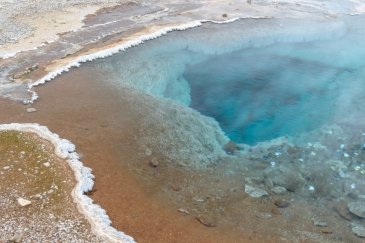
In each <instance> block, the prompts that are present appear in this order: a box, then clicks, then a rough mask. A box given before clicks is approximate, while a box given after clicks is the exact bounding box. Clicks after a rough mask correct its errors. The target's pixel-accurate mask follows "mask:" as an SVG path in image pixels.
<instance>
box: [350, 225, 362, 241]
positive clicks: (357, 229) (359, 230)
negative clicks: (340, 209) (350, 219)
mask: <svg viewBox="0 0 365 243" xmlns="http://www.w3.org/2000/svg"><path fill="white" fill-rule="evenodd" d="M352 232H353V233H354V234H355V235H357V236H359V237H362V238H365V228H364V227H362V226H355V227H352Z"/></svg>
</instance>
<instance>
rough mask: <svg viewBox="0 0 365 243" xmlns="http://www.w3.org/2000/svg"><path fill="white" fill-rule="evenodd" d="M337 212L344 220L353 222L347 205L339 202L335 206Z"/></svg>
mask: <svg viewBox="0 0 365 243" xmlns="http://www.w3.org/2000/svg"><path fill="white" fill-rule="evenodd" d="M334 209H335V211H336V212H337V213H338V214H339V215H340V216H341V217H342V218H344V219H346V220H352V215H351V214H350V212H349V211H348V210H347V205H346V203H345V202H339V203H337V204H336V205H335V206H334Z"/></svg>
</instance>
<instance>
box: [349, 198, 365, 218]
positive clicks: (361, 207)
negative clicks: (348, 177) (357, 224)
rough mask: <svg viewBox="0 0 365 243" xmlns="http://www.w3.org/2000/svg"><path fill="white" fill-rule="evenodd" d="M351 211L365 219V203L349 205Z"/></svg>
mask: <svg viewBox="0 0 365 243" xmlns="http://www.w3.org/2000/svg"><path fill="white" fill-rule="evenodd" d="M347 207H348V209H349V211H350V212H351V213H353V214H355V215H356V216H359V217H361V218H365V203H364V202H351V203H349V204H347Z"/></svg>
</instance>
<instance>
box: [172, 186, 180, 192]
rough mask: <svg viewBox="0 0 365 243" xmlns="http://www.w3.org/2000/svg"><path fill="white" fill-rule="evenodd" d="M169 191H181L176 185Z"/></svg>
mask: <svg viewBox="0 0 365 243" xmlns="http://www.w3.org/2000/svg"><path fill="white" fill-rule="evenodd" d="M171 189H172V190H174V191H175V192H178V191H180V190H181V187H180V186H178V185H171Z"/></svg>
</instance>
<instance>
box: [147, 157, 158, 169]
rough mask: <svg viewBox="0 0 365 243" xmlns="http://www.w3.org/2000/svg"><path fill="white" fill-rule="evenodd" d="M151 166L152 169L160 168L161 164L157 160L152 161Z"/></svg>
mask: <svg viewBox="0 0 365 243" xmlns="http://www.w3.org/2000/svg"><path fill="white" fill-rule="evenodd" d="M149 164H150V166H151V167H154V168H156V167H158V166H159V163H158V161H157V160H156V159H155V158H153V159H151V160H150V163H149Z"/></svg>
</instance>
